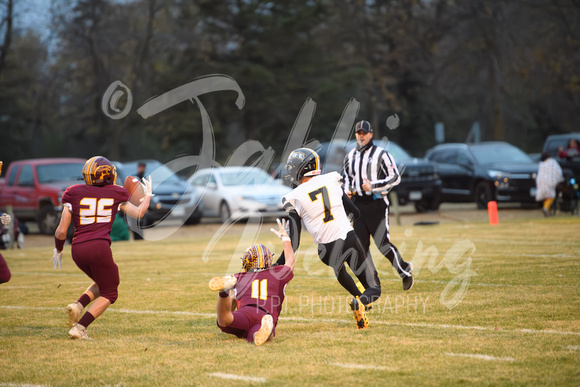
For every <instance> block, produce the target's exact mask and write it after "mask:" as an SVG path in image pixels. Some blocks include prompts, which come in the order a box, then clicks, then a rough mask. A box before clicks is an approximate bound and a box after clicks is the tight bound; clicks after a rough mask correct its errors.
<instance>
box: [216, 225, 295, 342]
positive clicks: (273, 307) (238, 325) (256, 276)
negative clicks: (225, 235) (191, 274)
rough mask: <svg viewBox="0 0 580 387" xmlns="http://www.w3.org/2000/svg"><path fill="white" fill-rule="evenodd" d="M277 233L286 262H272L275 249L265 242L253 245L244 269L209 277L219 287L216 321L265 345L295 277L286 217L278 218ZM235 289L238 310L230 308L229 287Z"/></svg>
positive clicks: (223, 327)
mask: <svg viewBox="0 0 580 387" xmlns="http://www.w3.org/2000/svg"><path fill="white" fill-rule="evenodd" d="M277 222H278V226H279V228H280V229H279V230H278V231H276V230H274V229H271V231H272V232H273V233H274V234H276V235H277V236H278V237H279V238H280V239H282V243H283V245H284V253H285V255H286V261H285V264H284V265H279V266H272V253H271V252H270V250H268V248H267V247H266V246H264V245H262V244H254V245H252V246H250V247H249V248H248V249H247V250H246V251H245V252H244V255H243V257H242V272H241V273H237V274H234V275H230V276H226V277H214V278H212V279H211V280H210V281H209V288H210V289H211V290H215V291H219V297H218V302H217V325H218V327H219V328H220V329H221V330H222V332H225V333H229V334H232V335H235V336H237V337H239V338H245V339H247V340H248V342H250V343H251V342H254V343H255V344H256V345H262V344H264V343H265V342H266V341H268V339H270V337H273V336H274V334H275V329H276V323H277V322H278V316H279V315H280V311H281V310H282V302H284V296H285V290H286V285H287V284H288V282H290V280H291V279H292V278H293V277H294V273H293V270H294V251H293V250H292V243H291V242H290V237H288V231H287V227H288V224H287V221H286V220H282V222H280V220H279V219H277ZM231 290H233V291H234V292H235V299H236V300H237V306H238V310H236V311H235V312H232V311H231V307H232V298H231V296H230V291H231Z"/></svg>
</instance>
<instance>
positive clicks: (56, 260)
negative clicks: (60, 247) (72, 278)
mask: <svg viewBox="0 0 580 387" xmlns="http://www.w3.org/2000/svg"><path fill="white" fill-rule="evenodd" d="M52 268H53V269H54V270H56V269H57V268H58V269H60V270H62V251H61V252H60V253H59V252H58V251H56V248H55V249H54V255H53V256H52Z"/></svg>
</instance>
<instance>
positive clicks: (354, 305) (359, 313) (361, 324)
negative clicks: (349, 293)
mask: <svg viewBox="0 0 580 387" xmlns="http://www.w3.org/2000/svg"><path fill="white" fill-rule="evenodd" d="M350 308H351V309H352V311H353V313H354V319H355V320H356V327H357V329H365V328H368V327H369V319H368V317H367V312H366V311H365V306H364V305H363V303H362V302H360V299H359V298H358V296H357V297H355V298H353V299H352V301H351V302H350Z"/></svg>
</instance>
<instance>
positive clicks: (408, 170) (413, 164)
mask: <svg viewBox="0 0 580 387" xmlns="http://www.w3.org/2000/svg"><path fill="white" fill-rule="evenodd" d="M376 144H377V145H378V146H380V147H382V148H385V149H386V150H387V151H388V152H389V153H390V154H391V155H392V156H393V158H394V159H395V162H396V163H397V168H398V169H399V173H401V182H400V183H399V185H397V186H395V187H394V188H393V191H394V192H396V193H397V197H398V200H399V204H401V205H405V204H407V203H413V204H414V205H415V209H416V210H417V211H418V212H424V211H427V210H436V209H438V208H439V195H440V193H441V179H439V175H438V171H437V165H436V164H434V163H432V162H430V161H428V160H425V159H418V158H414V157H412V156H411V155H409V153H407V151H405V150H404V149H403V148H401V147H400V146H399V145H397V144H396V143H394V142H393V141H379V142H377V143H376ZM355 146H356V142H355V141H349V142H347V141H345V140H335V141H334V142H333V143H332V149H330V143H328V142H327V143H322V144H321V147H320V148H319V149H317V152H318V154H319V155H320V158H321V164H322V168H323V173H327V172H332V171H336V172H339V173H342V170H343V162H344V157H345V156H346V154H347V153H348V152H350V151H351V150H352V149H353V148H354V147H355Z"/></svg>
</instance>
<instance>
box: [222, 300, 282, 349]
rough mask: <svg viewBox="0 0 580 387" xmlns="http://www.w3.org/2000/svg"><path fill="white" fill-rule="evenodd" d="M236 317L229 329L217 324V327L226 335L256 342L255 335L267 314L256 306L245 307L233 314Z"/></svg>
mask: <svg viewBox="0 0 580 387" xmlns="http://www.w3.org/2000/svg"><path fill="white" fill-rule="evenodd" d="M232 314H233V315H234V321H233V322H232V323H231V324H230V325H228V326H227V327H222V326H220V325H219V323H218V324H217V326H218V327H219V328H220V329H221V330H222V332H224V333H229V334H230V335H234V336H237V337H239V338H240V339H244V338H245V339H247V340H248V342H249V343H253V342H254V333H256V332H258V330H259V329H260V327H261V326H262V317H264V316H265V315H266V314H267V313H266V312H265V311H263V310H262V309H259V308H258V307H256V306H251V305H248V306H243V307H241V308H240V309H238V310H236V311H235V312H233V313H232ZM276 320H277V319H274V330H273V331H272V336H274V332H275V331H276V323H277V321H276Z"/></svg>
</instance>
